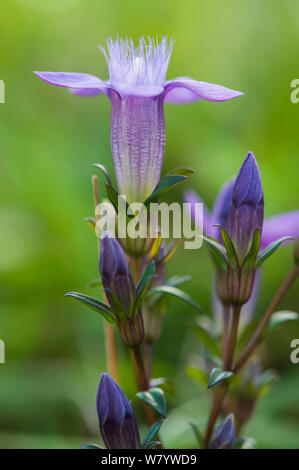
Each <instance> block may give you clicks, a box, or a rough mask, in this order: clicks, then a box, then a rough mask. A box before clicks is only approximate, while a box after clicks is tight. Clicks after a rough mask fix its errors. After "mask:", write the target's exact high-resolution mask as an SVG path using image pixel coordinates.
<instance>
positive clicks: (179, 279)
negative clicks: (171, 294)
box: [166, 276, 192, 287]
mask: <svg viewBox="0 0 299 470" xmlns="http://www.w3.org/2000/svg"><path fill="white" fill-rule="evenodd" d="M191 279H192V277H191V276H171V277H170V278H169V279H167V281H166V285H167V286H173V287H176V286H179V285H180V284H183V283H184V282H187V281H191Z"/></svg>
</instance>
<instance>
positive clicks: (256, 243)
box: [242, 228, 261, 268]
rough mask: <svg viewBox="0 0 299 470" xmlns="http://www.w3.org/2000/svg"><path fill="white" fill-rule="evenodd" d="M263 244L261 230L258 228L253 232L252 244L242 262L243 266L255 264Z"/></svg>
mask: <svg viewBox="0 0 299 470" xmlns="http://www.w3.org/2000/svg"><path fill="white" fill-rule="evenodd" d="M260 245H261V231H260V229H259V228H257V229H256V230H255V232H254V234H253V239H252V244H251V247H250V250H249V251H248V253H247V255H246V256H245V259H244V261H243V264H242V268H251V267H253V266H254V265H255V262H256V259H257V256H258V252H259V249H260Z"/></svg>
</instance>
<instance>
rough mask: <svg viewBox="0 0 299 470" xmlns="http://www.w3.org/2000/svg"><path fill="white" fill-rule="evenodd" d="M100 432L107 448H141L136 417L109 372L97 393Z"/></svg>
mask: <svg viewBox="0 0 299 470" xmlns="http://www.w3.org/2000/svg"><path fill="white" fill-rule="evenodd" d="M97 412H98V417H99V425H100V432H101V436H102V439H103V441H104V444H105V446H106V448H107V449H140V448H141V445H140V437H139V431H138V426H137V423H136V419H135V416H134V413H133V410H132V407H131V404H130V402H129V401H128V399H127V397H126V395H125V394H124V392H123V391H122V389H121V388H120V386H119V385H118V384H117V383H116V382H114V380H113V379H112V378H111V377H110V376H109V374H107V373H103V374H102V375H101V380H100V383H99V387H98V393H97Z"/></svg>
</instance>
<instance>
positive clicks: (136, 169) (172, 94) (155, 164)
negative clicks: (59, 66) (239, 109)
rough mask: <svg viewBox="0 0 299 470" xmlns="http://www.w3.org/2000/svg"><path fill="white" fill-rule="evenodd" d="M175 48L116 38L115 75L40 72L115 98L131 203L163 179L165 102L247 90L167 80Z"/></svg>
mask: <svg viewBox="0 0 299 470" xmlns="http://www.w3.org/2000/svg"><path fill="white" fill-rule="evenodd" d="M172 48H173V41H170V42H169V43H168V41H167V38H166V37H163V38H162V40H161V42H160V43H159V42H158V41H154V40H153V39H151V38H148V41H145V39H144V38H143V37H142V38H141V39H139V43H138V47H135V45H134V43H133V41H132V40H131V39H125V40H122V39H120V38H117V39H116V40H115V41H113V40H112V39H111V38H110V39H109V40H108V41H107V49H108V51H106V50H105V49H104V48H102V47H101V48H100V49H101V50H102V52H103V53H104V55H105V58H106V61H107V64H108V68H109V79H108V80H105V81H103V80H100V79H99V78H97V77H95V76H93V75H89V74H85V73H62V72H35V73H36V75H38V77H40V78H41V79H42V80H44V81H46V82H47V83H50V84H52V85H57V86H61V87H67V88H70V89H71V90H72V91H73V93H75V94H77V95H81V96H91V95H99V94H106V95H107V96H108V98H109V99H110V101H111V149H112V154H113V160H114V168H115V173H116V179H117V184H118V189H119V191H120V193H122V194H126V196H127V200H128V202H134V201H144V200H145V199H146V198H147V197H148V196H149V195H150V194H151V193H152V191H153V190H154V188H155V186H156V185H157V183H158V181H159V179H160V173H161V167H162V162H163V157H164V142H165V126H164V109H163V105H164V102H168V103H174V104H181V103H191V102H194V101H198V100H200V99H204V100H207V101H226V100H230V99H233V98H236V97H237V96H240V95H242V94H243V93H241V92H239V91H234V90H230V89H229V88H225V87H223V86H220V85H216V84H212V83H206V82H199V81H196V80H192V79H191V78H188V77H179V78H175V79H173V80H166V72H167V68H168V64H169V60H170V57H171V53H172Z"/></svg>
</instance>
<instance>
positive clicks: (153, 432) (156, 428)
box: [141, 419, 165, 449]
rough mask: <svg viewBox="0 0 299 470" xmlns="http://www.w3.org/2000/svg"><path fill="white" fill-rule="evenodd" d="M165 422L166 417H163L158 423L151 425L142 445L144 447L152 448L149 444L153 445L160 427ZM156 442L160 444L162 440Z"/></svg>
mask: <svg viewBox="0 0 299 470" xmlns="http://www.w3.org/2000/svg"><path fill="white" fill-rule="evenodd" d="M164 422H165V419H161V420H160V421H157V422H156V423H154V424H153V425H152V426H151V427H150V429H149V431H148V433H147V435H146V436H145V438H144V439H143V442H142V444H141V447H142V448H143V449H150V448H151V447H149V445H151V444H152V443H153V440H154V439H155V437H156V436H157V434H158V432H159V431H160V428H161V426H162V424H163V423H164ZM155 443H156V445H157V444H160V442H158V441H155Z"/></svg>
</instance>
